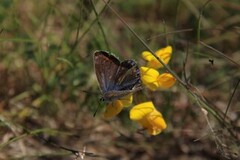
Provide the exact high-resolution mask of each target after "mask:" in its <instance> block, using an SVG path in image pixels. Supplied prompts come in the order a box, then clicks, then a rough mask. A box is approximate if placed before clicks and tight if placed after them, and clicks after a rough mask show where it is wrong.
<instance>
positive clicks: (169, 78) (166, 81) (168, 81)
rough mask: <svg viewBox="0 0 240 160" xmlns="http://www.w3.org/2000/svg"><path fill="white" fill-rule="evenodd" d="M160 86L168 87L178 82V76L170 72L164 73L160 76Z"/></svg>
mask: <svg viewBox="0 0 240 160" xmlns="http://www.w3.org/2000/svg"><path fill="white" fill-rule="evenodd" d="M157 82H158V88H159V89H161V88H163V89H167V88H170V87H172V86H173V85H174V84H175V83H176V78H175V77H174V76H173V75H172V74H170V73H163V74H160V75H159V76H158V80H157Z"/></svg>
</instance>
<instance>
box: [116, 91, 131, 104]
mask: <svg viewBox="0 0 240 160" xmlns="http://www.w3.org/2000/svg"><path fill="white" fill-rule="evenodd" d="M119 101H121V103H122V105H123V106H124V107H128V106H130V105H131V104H132V101H133V95H132V94H131V93H130V94H128V95H127V96H124V97H122V98H120V99H119Z"/></svg>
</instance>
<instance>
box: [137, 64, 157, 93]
mask: <svg viewBox="0 0 240 160" xmlns="http://www.w3.org/2000/svg"><path fill="white" fill-rule="evenodd" d="M140 72H141V80H142V82H143V84H145V85H146V86H147V87H148V88H149V89H150V90H152V91H155V90H156V89H157V88H158V85H159V84H158V82H157V80H158V77H159V73H158V71H157V70H155V69H153V68H148V67H141V68H140Z"/></svg>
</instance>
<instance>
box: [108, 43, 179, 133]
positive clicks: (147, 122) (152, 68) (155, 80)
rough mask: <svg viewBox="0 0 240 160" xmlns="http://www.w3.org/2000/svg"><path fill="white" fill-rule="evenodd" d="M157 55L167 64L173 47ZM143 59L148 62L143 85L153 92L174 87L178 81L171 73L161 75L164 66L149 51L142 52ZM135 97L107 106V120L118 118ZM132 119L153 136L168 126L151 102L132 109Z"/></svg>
mask: <svg viewBox="0 0 240 160" xmlns="http://www.w3.org/2000/svg"><path fill="white" fill-rule="evenodd" d="M155 55H156V56H157V57H158V58H160V59H161V60H162V61H163V62H164V63H165V64H167V63H168V62H169V60H170V58H171V55H172V47H171V46H167V47H165V48H162V49H159V50H158V51H156V53H155ZM142 58H143V59H144V60H146V61H147V65H146V66H142V67H140V73H141V80H142V83H143V84H144V85H145V86H146V87H147V88H149V89H150V90H151V91H156V90H159V89H167V88H170V87H171V86H173V85H174V84H175V82H176V79H175V78H174V76H173V75H171V74H170V73H159V72H158V70H157V69H159V68H162V67H163V66H162V64H161V63H160V62H159V61H158V60H157V59H156V58H155V57H154V56H153V55H152V54H151V53H150V52H148V51H144V52H142ZM132 101H133V96H132V94H129V95H127V96H125V97H122V98H121V99H118V100H115V101H113V102H111V103H109V104H108V105H107V108H106V110H105V113H104V117H105V118H108V119H109V118H112V117H113V116H116V115H117V114H118V113H120V112H121V110H122V109H123V108H124V107H128V106H130V105H131V104H132ZM130 119H131V120H133V121H137V122H138V123H139V124H140V125H141V126H142V127H143V128H144V129H146V130H147V131H148V133H149V134H151V135H157V134H159V133H161V131H162V130H164V129H165V128H166V127H167V125H166V122H165V120H164V118H163V116H162V114H161V113H160V112H159V111H158V110H157V109H156V108H155V106H154V105H153V103H152V102H151V101H148V102H143V103H140V104H137V105H135V106H133V107H132V109H131V110H130Z"/></svg>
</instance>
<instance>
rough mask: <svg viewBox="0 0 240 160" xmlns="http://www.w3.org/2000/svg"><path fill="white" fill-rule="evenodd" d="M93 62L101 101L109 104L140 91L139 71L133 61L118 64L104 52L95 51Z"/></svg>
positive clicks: (111, 56) (113, 57) (116, 59)
mask: <svg viewBox="0 0 240 160" xmlns="http://www.w3.org/2000/svg"><path fill="white" fill-rule="evenodd" d="M93 60H94V68H95V73H96V76H97V80H98V83H99V87H100V90H101V93H102V98H101V99H102V100H103V101H106V102H111V101H114V100H117V99H119V98H121V97H124V96H126V95H128V94H129V93H132V92H136V91H138V90H140V89H142V87H141V77H140V70H139V68H138V66H137V64H136V62H135V61H134V60H124V61H122V62H120V61H119V60H118V58H116V57H115V56H114V55H112V54H109V53H108V52H105V51H96V52H95V53H94V58H93Z"/></svg>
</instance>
